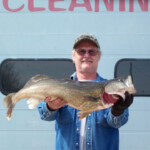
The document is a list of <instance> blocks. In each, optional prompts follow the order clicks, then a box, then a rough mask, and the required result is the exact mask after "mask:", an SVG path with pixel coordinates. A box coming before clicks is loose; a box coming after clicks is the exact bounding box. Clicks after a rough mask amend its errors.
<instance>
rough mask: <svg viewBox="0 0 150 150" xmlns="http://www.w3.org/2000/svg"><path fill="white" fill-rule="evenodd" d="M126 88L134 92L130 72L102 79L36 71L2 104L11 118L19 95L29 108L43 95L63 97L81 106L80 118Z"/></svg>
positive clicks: (105, 105) (42, 97)
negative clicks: (84, 79) (56, 76)
mask: <svg viewBox="0 0 150 150" xmlns="http://www.w3.org/2000/svg"><path fill="white" fill-rule="evenodd" d="M125 91H128V92H129V93H130V94H133V93H135V92H136V90H135V88H134V85H133V84H132V80H131V76H128V77H127V78H119V79H112V80H108V81H104V82H80V81H72V80H69V79H60V80H58V79H53V78H51V77H49V76H46V75H36V76H34V77H32V78H31V79H30V80H29V81H28V82H27V83H26V85H25V86H24V87H23V88H22V89H21V90H19V91H18V92H17V93H10V94H8V95H7V96H6V97H5V98H4V104H5V106H6V107H7V108H8V110H7V119H8V120H10V119H11V117H12V112H13V109H14V107H15V104H16V103H17V102H18V101H20V100H21V99H24V98H27V99H28V101H27V103H28V104H29V108H30V109H33V108H35V107H36V106H37V105H38V104H39V103H40V102H41V101H42V100H44V99H45V98H46V97H51V100H54V99H56V98H62V99H64V100H66V101H67V104H68V105H69V106H71V107H74V108H76V109H79V110H80V112H79V114H80V118H79V119H82V118H84V117H86V116H87V115H88V114H89V113H91V112H92V111H95V110H102V109H106V108H109V107H110V106H112V105H113V103H114V102H116V101H117V100H118V97H117V96H116V95H119V96H121V97H123V98H124V93H125ZM106 93H107V94H110V95H112V97H113V100H111V99H109V101H108V100H107V99H106V98H105V96H104V95H105V94H106Z"/></svg>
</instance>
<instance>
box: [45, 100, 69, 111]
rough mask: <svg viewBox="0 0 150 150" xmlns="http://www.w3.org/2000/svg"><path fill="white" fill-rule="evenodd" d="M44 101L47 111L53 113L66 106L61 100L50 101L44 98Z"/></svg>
mask: <svg viewBox="0 0 150 150" xmlns="http://www.w3.org/2000/svg"><path fill="white" fill-rule="evenodd" d="M44 101H45V103H46V104H47V107H48V109H50V110H52V111H55V110H57V109H59V108H61V107H63V106H64V105H66V104H67V102H66V101H65V100H63V99H61V98H56V99H54V100H51V97H46V98H45V100H44Z"/></svg>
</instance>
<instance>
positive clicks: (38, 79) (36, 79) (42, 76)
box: [24, 74, 50, 87]
mask: <svg viewBox="0 0 150 150" xmlns="http://www.w3.org/2000/svg"><path fill="white" fill-rule="evenodd" d="M49 78H50V77H49V76H47V75H41V74H38V75H36V76H34V77H32V78H31V79H30V80H29V81H28V82H27V83H26V84H25V86H24V87H28V86H30V85H32V84H34V83H37V82H39V81H40V80H43V79H49Z"/></svg>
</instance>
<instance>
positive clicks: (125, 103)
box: [111, 92, 133, 116]
mask: <svg viewBox="0 0 150 150" xmlns="http://www.w3.org/2000/svg"><path fill="white" fill-rule="evenodd" d="M132 103H133V95H130V94H129V93H128V92H126V93H125V100H123V98H122V97H120V98H119V100H118V101H117V102H116V103H115V104H114V105H113V106H112V108H111V113H112V114H113V115H114V116H119V115H121V114H122V113H123V112H124V110H125V109H126V108H128V107H129V106H130V105H131V104H132Z"/></svg>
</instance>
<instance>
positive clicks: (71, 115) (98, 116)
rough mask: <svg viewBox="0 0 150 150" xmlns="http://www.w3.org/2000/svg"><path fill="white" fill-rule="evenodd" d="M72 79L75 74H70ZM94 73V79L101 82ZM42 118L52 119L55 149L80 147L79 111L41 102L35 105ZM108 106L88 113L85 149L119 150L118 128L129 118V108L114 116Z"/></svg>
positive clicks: (68, 149) (75, 148) (74, 77)
mask: <svg viewBox="0 0 150 150" xmlns="http://www.w3.org/2000/svg"><path fill="white" fill-rule="evenodd" d="M72 78H73V80H77V79H76V74H73V75H72ZM104 80H105V79H103V78H102V77H100V76H99V75H97V79H96V80H95V82H101V81H104ZM37 108H38V110H39V113H40V117H41V119H42V120H46V121H52V120H55V121H56V122H55V130H56V150H79V149H80V148H79V145H80V143H79V142H80V139H79V137H80V126H81V121H80V120H79V116H78V114H77V113H78V111H79V110H77V109H74V108H72V107H70V106H68V105H65V106H64V107H62V108H60V109H58V110H56V111H50V110H49V109H48V108H47V106H46V103H45V102H44V101H42V102H41V103H40V104H39V105H38V106H37ZM110 110H111V108H108V109H104V110H100V111H94V112H92V113H91V114H89V116H87V121H86V150H119V131H118V128H119V127H121V126H122V125H124V124H125V123H126V122H127V121H128V116H129V114H128V109H126V110H125V111H124V113H123V114H122V115H120V116H117V117H115V116H113V115H112V114H111V111H110Z"/></svg>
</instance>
